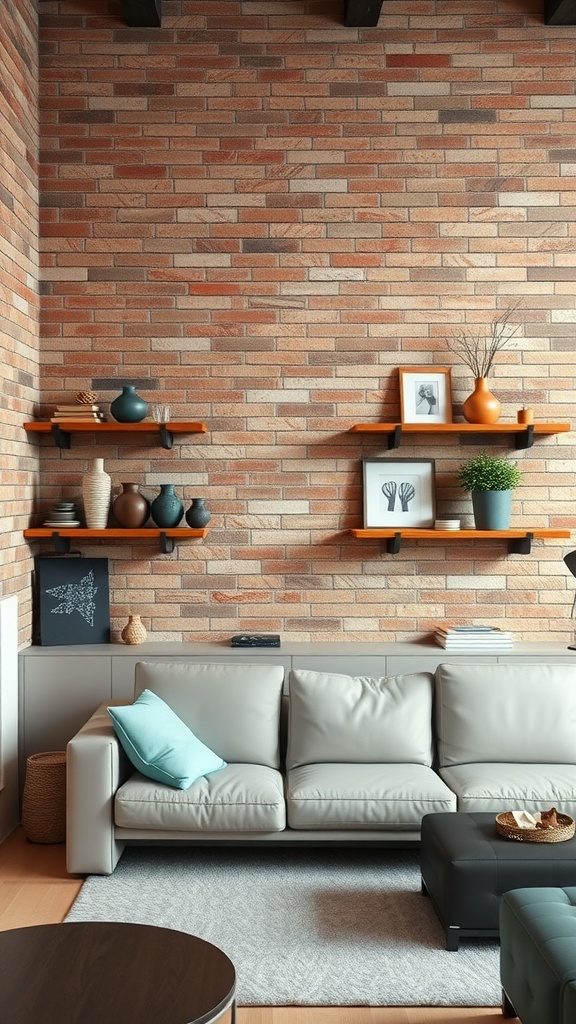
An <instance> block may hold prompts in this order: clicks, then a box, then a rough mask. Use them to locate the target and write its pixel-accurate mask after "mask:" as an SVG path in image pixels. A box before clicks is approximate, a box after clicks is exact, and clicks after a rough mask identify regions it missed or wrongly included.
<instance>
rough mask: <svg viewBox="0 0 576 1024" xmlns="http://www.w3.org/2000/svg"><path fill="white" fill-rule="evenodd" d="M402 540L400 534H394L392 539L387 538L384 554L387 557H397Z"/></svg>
mask: <svg viewBox="0 0 576 1024" xmlns="http://www.w3.org/2000/svg"><path fill="white" fill-rule="evenodd" d="M401 540H402V534H401V533H395V534H394V536H393V537H388V539H387V541H386V553H387V554H388V555H397V554H398V552H399V551H400V541H401Z"/></svg>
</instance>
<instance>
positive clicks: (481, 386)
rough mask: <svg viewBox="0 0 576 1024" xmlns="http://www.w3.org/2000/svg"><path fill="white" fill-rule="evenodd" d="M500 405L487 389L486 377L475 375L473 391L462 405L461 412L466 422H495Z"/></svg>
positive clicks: (498, 414)
mask: <svg viewBox="0 0 576 1024" xmlns="http://www.w3.org/2000/svg"><path fill="white" fill-rule="evenodd" d="M501 412H502V406H501V405H500V402H499V401H498V399H497V398H496V397H495V395H493V394H492V392H491V391H489V390H488V381H487V380H486V377H476V380H475V382H474V391H473V392H472V394H471V395H469V397H468V398H467V399H466V401H465V402H464V404H463V406H462V413H463V415H464V419H465V420H466V421H467V423H496V422H497V420H498V418H499V416H500V413H501Z"/></svg>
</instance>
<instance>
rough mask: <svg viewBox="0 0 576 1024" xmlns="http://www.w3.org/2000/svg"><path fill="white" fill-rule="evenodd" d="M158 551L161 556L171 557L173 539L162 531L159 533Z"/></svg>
mask: <svg viewBox="0 0 576 1024" xmlns="http://www.w3.org/2000/svg"><path fill="white" fill-rule="evenodd" d="M160 551H161V552H162V554H163V555H171V554H172V552H173V551H174V538H173V537H168V536H167V534H165V533H164V531H163V530H161V531H160Z"/></svg>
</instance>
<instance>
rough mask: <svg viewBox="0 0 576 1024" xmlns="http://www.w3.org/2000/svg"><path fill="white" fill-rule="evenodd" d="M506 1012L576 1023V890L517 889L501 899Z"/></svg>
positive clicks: (534, 1022) (526, 1019)
mask: <svg viewBox="0 0 576 1024" xmlns="http://www.w3.org/2000/svg"><path fill="white" fill-rule="evenodd" d="M500 980H501V982H502V1013H503V1014H504V1016H505V1017H520V1019H521V1020H522V1024H574V1021H576V889H575V888H565V889H552V888H550V889H513V890H512V892H507V893H504V896H503V897H502V899H501V901H500Z"/></svg>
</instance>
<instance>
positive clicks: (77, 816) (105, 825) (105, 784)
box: [66, 704, 134, 875]
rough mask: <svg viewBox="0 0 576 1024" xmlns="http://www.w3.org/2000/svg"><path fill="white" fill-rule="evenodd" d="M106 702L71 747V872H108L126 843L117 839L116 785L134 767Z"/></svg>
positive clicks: (68, 828) (68, 861) (68, 824)
mask: <svg viewBox="0 0 576 1024" xmlns="http://www.w3.org/2000/svg"><path fill="white" fill-rule="evenodd" d="M106 707H107V705H105V704H103V705H101V707H99V708H98V709H97V711H95V712H94V714H93V715H92V717H91V718H90V719H89V720H88V721H87V722H86V724H85V725H83V726H82V728H81V729H80V731H79V732H77V733H76V735H75V736H73V738H72V739H71V740H70V742H69V743H68V746H67V769H66V865H67V869H68V871H69V872H70V873H71V874H82V875H85V874H96V875H110V874H112V872H113V871H114V868H115V867H116V864H117V863H118V860H119V859H120V857H121V855H122V851H123V849H124V844H123V843H119V842H117V840H116V839H115V838H114V797H115V794H116V790H117V789H118V787H119V786H120V785H122V783H123V782H124V781H125V779H126V778H128V776H129V775H130V774H131V772H132V771H133V770H134V769H133V768H132V766H131V765H130V762H129V761H128V758H127V757H126V755H125V753H124V751H123V750H122V748H121V746H120V744H119V743H118V740H117V738H116V734H115V732H114V729H113V727H112V722H111V720H110V716H109V714H108V711H107V710H106Z"/></svg>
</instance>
